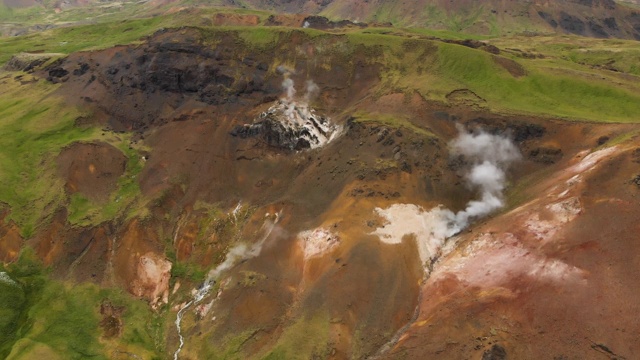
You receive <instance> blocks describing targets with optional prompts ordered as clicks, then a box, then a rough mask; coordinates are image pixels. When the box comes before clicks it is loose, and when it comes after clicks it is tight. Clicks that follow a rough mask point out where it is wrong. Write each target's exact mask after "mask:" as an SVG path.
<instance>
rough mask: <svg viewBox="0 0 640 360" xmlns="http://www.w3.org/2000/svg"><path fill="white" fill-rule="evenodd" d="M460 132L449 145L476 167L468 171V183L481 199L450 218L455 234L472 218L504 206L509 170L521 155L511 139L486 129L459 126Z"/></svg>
mask: <svg viewBox="0 0 640 360" xmlns="http://www.w3.org/2000/svg"><path fill="white" fill-rule="evenodd" d="M458 131H459V132H460V134H459V135H458V137H457V138H455V139H454V140H453V141H451V143H450V144H449V146H450V147H451V152H452V154H453V155H462V156H464V158H465V159H466V160H469V161H471V163H472V166H471V169H470V170H469V172H467V173H466V174H465V178H466V180H467V184H468V185H469V186H470V187H471V188H473V189H478V191H479V192H480V199H478V200H472V201H470V202H469V203H468V204H467V206H466V208H465V209H464V210H462V211H459V212H458V213H456V214H453V213H452V212H451V211H449V213H450V214H447V217H448V218H449V219H448V220H449V221H448V222H449V230H450V231H449V233H448V235H447V236H453V235H455V234H457V233H458V232H460V231H461V230H462V229H464V228H465V227H467V225H469V221H470V220H472V219H477V218H480V217H483V216H486V215H488V214H490V213H492V212H493V211H495V210H498V209H500V208H501V207H503V206H504V199H503V195H502V192H503V191H504V188H505V185H506V180H507V176H506V173H505V171H506V169H507V168H508V167H509V165H511V164H512V163H513V162H514V161H516V160H519V159H520V157H521V155H520V151H519V150H518V148H517V147H516V146H515V145H514V144H513V142H512V141H511V139H509V138H508V137H505V136H500V135H492V134H488V133H486V132H484V131H478V132H468V131H466V130H465V129H464V128H463V127H461V126H459V127H458Z"/></svg>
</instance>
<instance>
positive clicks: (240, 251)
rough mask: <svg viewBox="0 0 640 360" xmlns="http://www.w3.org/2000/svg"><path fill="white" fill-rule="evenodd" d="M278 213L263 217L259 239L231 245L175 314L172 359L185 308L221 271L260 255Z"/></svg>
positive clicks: (205, 291)
mask: <svg viewBox="0 0 640 360" xmlns="http://www.w3.org/2000/svg"><path fill="white" fill-rule="evenodd" d="M240 206H241V203H238V206H236V208H235V209H234V211H233V215H234V216H235V214H236V213H237V211H238V210H239V207H240ZM280 215H281V214H280V213H278V214H275V219H274V220H273V221H272V220H271V219H270V218H269V214H267V219H265V222H264V224H263V226H262V229H261V230H262V234H263V235H262V237H261V238H260V240H258V241H257V242H256V243H254V244H252V245H247V244H238V245H236V246H234V247H232V248H231V249H230V250H229V252H228V253H227V256H226V257H225V259H224V261H223V262H222V263H220V264H218V266H216V267H215V268H214V269H212V270H211V271H209V273H208V274H207V278H206V280H205V281H204V283H203V284H202V286H200V288H199V289H198V290H197V291H196V293H195V295H194V296H193V299H192V300H191V301H189V302H188V303H186V304H185V305H184V306H183V307H182V309H180V311H178V314H177V315H176V321H175V324H176V330H177V331H178V336H179V338H180V345H179V346H178V349H177V350H176V351H175V353H174V354H173V358H174V360H178V355H179V354H180V351H182V347H183V346H184V337H183V336H182V330H181V328H180V324H181V323H182V317H183V316H184V314H185V312H186V311H187V309H189V308H190V307H191V306H192V305H194V304H198V303H199V302H200V301H202V299H204V298H205V297H206V296H207V295H208V294H209V291H211V288H212V287H213V285H214V284H215V283H216V280H217V279H218V278H219V277H220V275H221V274H222V273H223V272H225V271H227V270H229V269H231V268H232V267H233V266H235V265H236V264H237V263H239V262H241V261H244V260H247V259H251V258H254V257H256V256H258V255H260V252H262V247H263V245H264V243H265V241H266V240H267V238H269V235H271V233H272V232H273V230H274V228H275V227H276V224H277V223H278V220H279V219H280Z"/></svg>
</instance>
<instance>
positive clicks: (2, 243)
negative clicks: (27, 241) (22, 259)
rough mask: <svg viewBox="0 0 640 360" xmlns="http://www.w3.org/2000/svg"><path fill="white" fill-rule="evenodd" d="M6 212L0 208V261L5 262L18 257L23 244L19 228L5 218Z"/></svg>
mask: <svg viewBox="0 0 640 360" xmlns="http://www.w3.org/2000/svg"><path fill="white" fill-rule="evenodd" d="M8 214H9V212H8V211H6V210H1V209H0V261H2V262H3V263H5V264H7V263H10V262H13V261H15V260H16V259H17V258H18V255H19V254H20V250H21V249H22V245H23V240H22V237H21V236H20V229H18V227H17V226H16V225H15V224H14V223H13V222H12V221H6V220H5V219H6V217H7V215H8Z"/></svg>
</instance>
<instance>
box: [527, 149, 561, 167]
mask: <svg viewBox="0 0 640 360" xmlns="http://www.w3.org/2000/svg"><path fill="white" fill-rule="evenodd" d="M560 158H562V149H559V148H555V147H537V148H535V149H533V150H531V151H530V152H529V159H531V160H533V161H535V162H538V163H542V164H553V163H555V162H556V161H558V160H560Z"/></svg>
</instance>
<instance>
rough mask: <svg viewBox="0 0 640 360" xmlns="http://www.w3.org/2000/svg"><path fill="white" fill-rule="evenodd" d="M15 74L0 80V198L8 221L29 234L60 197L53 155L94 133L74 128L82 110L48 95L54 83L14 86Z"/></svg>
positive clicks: (61, 191) (18, 84)
mask: <svg viewBox="0 0 640 360" xmlns="http://www.w3.org/2000/svg"><path fill="white" fill-rule="evenodd" d="M15 75H17V74H15V73H12V74H10V75H7V76H5V77H4V78H3V79H0V134H2V136H0V201H2V202H4V203H6V204H8V205H9V206H10V207H11V215H10V218H11V220H13V221H15V222H16V223H17V224H18V226H19V227H20V229H21V231H22V236H23V237H25V238H29V237H30V236H31V235H32V234H33V232H34V230H35V227H36V226H37V224H38V223H39V221H40V220H42V216H43V214H44V216H45V217H46V216H49V215H51V214H50V212H51V211H52V210H54V209H55V207H56V206H55V205H56V204H59V203H60V202H61V201H62V200H63V198H64V189H63V186H62V182H61V180H60V179H59V178H58V177H57V176H56V169H55V161H53V159H54V157H55V156H56V155H57V154H58V153H59V152H60V150H61V149H62V148H63V147H65V146H67V145H69V144H70V143H72V142H74V141H78V140H83V139H88V138H91V137H93V136H94V135H95V134H96V131H95V130H94V129H82V128H79V127H77V126H75V120H76V119H77V118H78V117H79V116H80V115H82V113H81V112H80V111H79V110H78V109H76V108H74V107H70V106H67V105H65V104H64V102H63V100H62V99H60V98H58V97H56V96H54V95H53V92H54V91H55V90H56V89H57V88H58V86H57V85H51V84H48V83H46V82H45V81H37V82H36V83H35V84H29V85H20V83H19V82H18V81H16V80H15V79H14V78H13V77H12V76H15ZM45 209H49V213H48V214H47V211H45Z"/></svg>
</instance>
